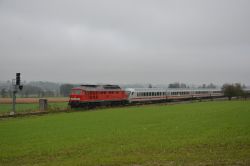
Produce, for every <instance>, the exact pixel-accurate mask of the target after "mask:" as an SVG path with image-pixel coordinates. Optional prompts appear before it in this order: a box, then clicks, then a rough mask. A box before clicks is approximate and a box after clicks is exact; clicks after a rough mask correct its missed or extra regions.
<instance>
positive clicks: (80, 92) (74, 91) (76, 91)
mask: <svg viewBox="0 0 250 166" xmlns="http://www.w3.org/2000/svg"><path fill="white" fill-rule="evenodd" d="M71 94H74V95H80V94H82V90H80V89H73V90H72V91H71Z"/></svg>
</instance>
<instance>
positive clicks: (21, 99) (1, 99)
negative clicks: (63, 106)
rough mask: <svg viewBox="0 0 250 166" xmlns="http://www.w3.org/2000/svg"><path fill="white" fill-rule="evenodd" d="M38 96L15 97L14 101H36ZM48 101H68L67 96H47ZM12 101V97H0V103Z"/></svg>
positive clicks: (23, 102)
mask: <svg viewBox="0 0 250 166" xmlns="http://www.w3.org/2000/svg"><path fill="white" fill-rule="evenodd" d="M39 99H40V98H17V99H16V102H17V103H20V104H21V103H22V104H26V103H38V101H39ZM46 99H48V102H53V103H57V102H58V103H59V102H68V101H69V98H68V97H48V98H46ZM10 103H12V98H0V104H10Z"/></svg>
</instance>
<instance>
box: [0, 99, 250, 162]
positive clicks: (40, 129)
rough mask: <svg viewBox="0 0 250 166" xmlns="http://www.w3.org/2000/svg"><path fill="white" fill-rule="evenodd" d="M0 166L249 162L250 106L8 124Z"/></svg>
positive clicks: (209, 105)
mask: <svg viewBox="0 0 250 166" xmlns="http://www.w3.org/2000/svg"><path fill="white" fill-rule="evenodd" d="M0 165H114V166H115V165H133V166H141V165H143V166H144V165H146V166H152V165H157V166H158V165H250V101H231V102H229V101H220V102H218V101H217V102H216V101H214V102H200V103H190V104H178V105H148V106H138V107H128V108H113V109H102V110H96V111H83V112H74V113H60V114H49V115H45V116H32V117H25V118H10V119H3V120H0Z"/></svg>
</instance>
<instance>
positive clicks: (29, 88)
mask: <svg viewBox="0 0 250 166" xmlns="http://www.w3.org/2000/svg"><path fill="white" fill-rule="evenodd" d="M74 86H77V85H73V84H62V85H61V86H60V88H59V90H49V89H43V88H41V87H38V86H34V85H24V87H23V89H22V91H19V92H18V95H19V96H20V97H57V96H64V97H67V96H69V94H70V91H71V89H72V88H73V87H74ZM0 96H1V97H3V98H6V97H12V90H11V89H9V88H1V90H0Z"/></svg>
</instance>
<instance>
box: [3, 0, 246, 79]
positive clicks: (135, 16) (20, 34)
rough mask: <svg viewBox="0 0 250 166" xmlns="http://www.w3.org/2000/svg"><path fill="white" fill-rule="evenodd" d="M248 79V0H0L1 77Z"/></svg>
mask: <svg viewBox="0 0 250 166" xmlns="http://www.w3.org/2000/svg"><path fill="white" fill-rule="evenodd" d="M16 72H21V73H22V78H23V79H25V80H28V81H31V80H42V81H45V80H47V81H54V82H71V83H76V82H77V83H79V82H85V83H86V82H87V83H100V82H101V83H153V84H165V83H170V82H175V81H180V82H185V83H190V84H192V83H194V84H200V83H210V82H213V83H216V84H222V83H225V82H229V83H231V82H241V83H245V84H250V1H249V0H158V1H157V0H150V1H149V0H123V1H119V0H89V1H84V0H79V1H72V0H68V1H63V0H57V1H56V0H40V1H38V0H29V1H28V0H22V1H20V0H6V1H5V0H0V80H10V79H11V78H13V77H15V73H16Z"/></svg>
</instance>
